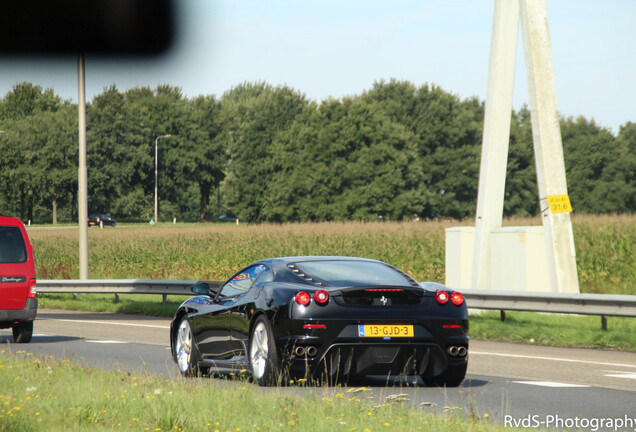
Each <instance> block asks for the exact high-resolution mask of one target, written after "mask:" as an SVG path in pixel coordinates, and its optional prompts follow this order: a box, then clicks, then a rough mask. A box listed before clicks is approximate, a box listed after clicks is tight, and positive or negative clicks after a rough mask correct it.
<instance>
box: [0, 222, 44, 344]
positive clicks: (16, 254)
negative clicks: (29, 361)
mask: <svg viewBox="0 0 636 432" xmlns="http://www.w3.org/2000/svg"><path fill="white" fill-rule="evenodd" d="M37 311H38V299H37V289H36V281H35V263H34V261H33V247H32V246H31V242H30V241H29V237H28V236H27V232H26V230H25V229H24V224H23V223H22V221H20V219H16V218H13V217H8V216H0V328H9V327H11V328H12V329H13V339H14V340H15V341H16V342H18V343H26V342H29V341H31V337H32V336H33V321H34V320H35V315H36V314H37Z"/></svg>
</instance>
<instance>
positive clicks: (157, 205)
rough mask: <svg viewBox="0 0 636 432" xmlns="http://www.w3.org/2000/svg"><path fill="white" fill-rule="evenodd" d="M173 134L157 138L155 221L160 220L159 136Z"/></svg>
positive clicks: (168, 136)
mask: <svg viewBox="0 0 636 432" xmlns="http://www.w3.org/2000/svg"><path fill="white" fill-rule="evenodd" d="M171 136H172V135H160V136H158V137H157V139H156V140H155V223H156V222H159V187H158V182H157V180H158V178H159V138H170V137H171Z"/></svg>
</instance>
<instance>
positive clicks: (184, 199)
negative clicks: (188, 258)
mask: <svg viewBox="0 0 636 432" xmlns="http://www.w3.org/2000/svg"><path fill="white" fill-rule="evenodd" d="M483 118H484V102H483V101H480V100H479V99H478V98H476V97H471V98H467V99H460V98H459V97H458V96H457V95H454V94H451V93H448V92H446V91H444V90H443V89H441V88H440V87H438V86H435V85H433V84H424V85H422V86H420V87H417V86H415V85H414V84H412V83H410V82H408V81H397V80H391V81H388V82H387V81H379V82H376V83H374V84H373V86H372V87H371V88H370V89H369V90H366V91H364V92H363V93H362V94H360V95H354V96H348V97H344V98H342V99H333V98H330V99H326V100H323V101H322V102H320V103H318V102H316V101H312V100H309V99H308V98H307V97H306V96H305V95H304V94H303V93H301V92H299V91H297V90H294V89H293V88H290V87H288V86H272V85H270V84H268V83H264V82H256V83H250V82H245V83H242V84H239V85H237V86H235V87H233V88H232V89H230V90H229V91H227V92H225V93H224V94H223V95H222V96H221V97H216V96H198V97H193V98H187V97H184V96H183V94H182V93H181V90H180V88H178V87H174V86H170V85H161V86H158V87H157V88H156V89H151V88H149V87H137V88H133V89H130V90H127V91H125V92H122V91H119V90H118V89H117V87H116V86H114V85H112V86H110V87H108V88H105V89H104V91H103V93H102V94H100V95H98V96H95V97H94V99H93V100H92V101H91V102H90V103H89V104H87V164H88V200H89V212H100V213H110V214H111V215H112V216H113V217H115V218H117V219H118V220H131V221H132V220H134V221H148V220H149V219H150V218H152V216H153V214H154V182H155V174H154V164H155V158H154V153H155V142H156V139H157V137H158V136H162V135H171V136H170V137H169V138H163V139H161V140H160V141H159V159H158V166H159V170H158V190H159V203H160V204H159V207H160V218H161V220H164V221H165V220H172V218H177V219H178V220H181V221H209V220H214V219H215V218H216V217H217V216H219V214H233V215H236V216H238V217H241V218H242V219H244V220H246V221H249V222H288V221H325V220H327V221H328V220H378V219H382V220H405V219H412V218H421V219H427V218H437V217H452V218H457V219H462V218H466V217H471V216H474V213H475V208H476V198H477V186H478V185H477V183H478V176H479V160H480V154H481V139H482V127H483ZM560 122H561V133H562V138H563V146H564V155H565V165H566V171H567V179H568V191H569V195H570V200H571V202H572V205H573V207H574V211H575V212H578V213H605V212H616V213H622V212H634V211H636V185H635V182H634V176H635V173H636V123H631V122H628V123H627V124H625V125H623V126H621V128H620V130H619V132H618V134H617V135H616V136H614V135H613V134H612V133H611V132H610V131H609V130H608V129H606V128H604V127H602V126H600V125H597V124H596V123H595V122H594V121H593V120H588V119H586V118H584V117H582V116H580V117H577V118H561V119H560ZM0 130H1V131H4V132H3V133H2V134H0V214H7V215H16V216H19V217H20V218H21V219H23V220H25V221H26V220H32V221H36V222H53V223H57V221H58V220H60V221H76V220H77V165H78V162H77V161H78V132H77V106H76V105H75V104H72V103H70V102H69V101H67V100H63V99H62V98H61V97H59V96H58V95H56V94H55V93H54V91H53V90H52V89H42V88H41V87H40V86H38V85H33V84H31V83H26V82H25V83H20V84H17V85H15V86H14V87H13V89H12V91H10V92H9V93H7V94H6V95H5V96H4V98H2V100H0ZM507 167H508V168H507V174H506V188H505V204H504V213H505V215H507V216H529V215H535V214H537V213H539V212H540V211H541V209H540V208H539V199H538V197H537V187H536V175H535V167H534V154H533V147H532V131H531V124H530V113H529V110H528V109H527V107H522V108H521V109H520V110H519V111H514V110H513V112H512V113H511V136H510V147H509V156H508V165H507Z"/></svg>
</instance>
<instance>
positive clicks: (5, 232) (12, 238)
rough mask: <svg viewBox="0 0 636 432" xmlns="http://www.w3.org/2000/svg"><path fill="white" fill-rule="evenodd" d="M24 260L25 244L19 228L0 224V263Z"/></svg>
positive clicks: (25, 254) (21, 261) (25, 256)
mask: <svg viewBox="0 0 636 432" xmlns="http://www.w3.org/2000/svg"><path fill="white" fill-rule="evenodd" d="M26 260H27V251H26V245H25V244H24V239H23V238H22V231H20V228H18V227H15V226H0V264H16V263H23V262H26Z"/></svg>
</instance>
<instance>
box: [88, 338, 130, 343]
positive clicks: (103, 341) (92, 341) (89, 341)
mask: <svg viewBox="0 0 636 432" xmlns="http://www.w3.org/2000/svg"><path fill="white" fill-rule="evenodd" d="M86 342H88V343H97V344H127V343H128V342H122V341H116V340H98V339H94V340H87V341H86Z"/></svg>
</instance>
